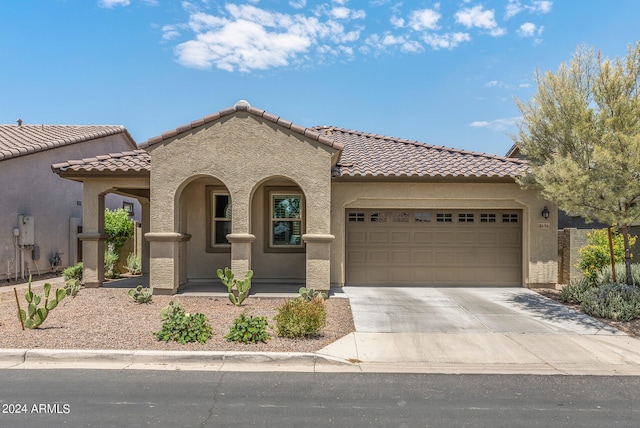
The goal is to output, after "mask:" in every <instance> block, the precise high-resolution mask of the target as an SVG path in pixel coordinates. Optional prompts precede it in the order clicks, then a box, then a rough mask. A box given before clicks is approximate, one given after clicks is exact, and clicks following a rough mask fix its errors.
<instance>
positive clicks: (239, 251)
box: [227, 233, 256, 278]
mask: <svg viewBox="0 0 640 428" xmlns="http://www.w3.org/2000/svg"><path fill="white" fill-rule="evenodd" d="M227 240H228V241H229V242H231V270H232V271H233V274H234V275H235V276H236V278H244V277H245V275H246V274H247V272H248V271H249V270H250V269H251V244H252V243H253V241H255V240H256V237H255V235H252V234H250V233H230V234H228V235H227Z"/></svg>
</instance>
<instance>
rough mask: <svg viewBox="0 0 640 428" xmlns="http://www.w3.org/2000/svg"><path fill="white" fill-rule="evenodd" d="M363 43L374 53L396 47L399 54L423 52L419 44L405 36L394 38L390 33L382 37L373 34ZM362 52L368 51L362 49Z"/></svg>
mask: <svg viewBox="0 0 640 428" xmlns="http://www.w3.org/2000/svg"><path fill="white" fill-rule="evenodd" d="M365 43H366V44H367V45H368V46H371V47H372V48H374V49H375V50H376V51H384V50H386V49H387V48H389V47H397V48H398V49H400V51H401V52H407V53H417V52H422V51H423V50H424V48H423V47H422V45H421V44H420V43H419V42H417V41H415V40H411V39H408V38H407V37H405V36H394V35H393V34H391V33H390V32H386V33H385V34H383V35H382V36H380V35H378V34H373V35H372V36H369V37H368V38H367V40H365ZM362 51H364V52H367V51H368V50H367V49H364V50H362Z"/></svg>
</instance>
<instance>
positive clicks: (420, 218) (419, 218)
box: [413, 212, 431, 223]
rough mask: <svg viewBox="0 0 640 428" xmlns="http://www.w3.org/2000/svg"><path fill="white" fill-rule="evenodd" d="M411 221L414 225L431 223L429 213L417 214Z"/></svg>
mask: <svg viewBox="0 0 640 428" xmlns="http://www.w3.org/2000/svg"><path fill="white" fill-rule="evenodd" d="M413 221H414V222H416V223H427V222H430V221H431V213H427V212H417V213H414V215H413Z"/></svg>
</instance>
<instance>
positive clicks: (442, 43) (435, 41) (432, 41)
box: [422, 33, 471, 50]
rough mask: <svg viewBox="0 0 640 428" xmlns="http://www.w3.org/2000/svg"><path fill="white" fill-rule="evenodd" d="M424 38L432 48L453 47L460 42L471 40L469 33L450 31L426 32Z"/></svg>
mask: <svg viewBox="0 0 640 428" xmlns="http://www.w3.org/2000/svg"><path fill="white" fill-rule="evenodd" d="M422 40H423V41H424V42H425V43H426V44H427V45H429V46H431V48H432V49H435V50H440V49H453V48H455V47H457V46H458V45H459V44H460V43H463V42H469V41H471V36H469V34H468V33H448V34H434V33H430V34H425V35H423V36H422Z"/></svg>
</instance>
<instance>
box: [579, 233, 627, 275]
mask: <svg viewBox="0 0 640 428" xmlns="http://www.w3.org/2000/svg"><path fill="white" fill-rule="evenodd" d="M636 238H637V236H630V237H629V245H630V246H633V245H634V244H635V242H636ZM587 240H588V242H589V243H588V244H587V245H585V246H584V247H582V248H580V249H579V250H578V254H579V255H580V259H579V260H578V267H579V268H580V270H581V271H582V272H583V273H584V274H585V276H586V277H587V278H589V280H590V281H592V283H595V281H596V279H597V276H598V273H599V272H600V271H601V270H602V269H603V268H605V267H606V266H609V267H610V266H611V250H610V248H609V235H608V232H607V229H597V230H593V231H592V232H588V233H587ZM611 240H612V243H613V259H614V261H615V262H616V263H618V262H622V261H624V240H623V237H622V235H621V234H619V233H617V232H613V233H612V239H611ZM622 271H624V269H622ZM616 272H617V270H616Z"/></svg>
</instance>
